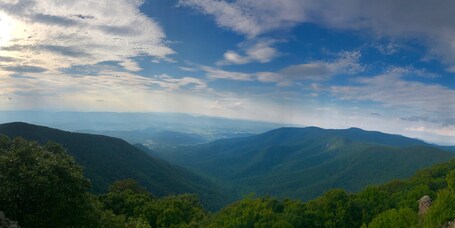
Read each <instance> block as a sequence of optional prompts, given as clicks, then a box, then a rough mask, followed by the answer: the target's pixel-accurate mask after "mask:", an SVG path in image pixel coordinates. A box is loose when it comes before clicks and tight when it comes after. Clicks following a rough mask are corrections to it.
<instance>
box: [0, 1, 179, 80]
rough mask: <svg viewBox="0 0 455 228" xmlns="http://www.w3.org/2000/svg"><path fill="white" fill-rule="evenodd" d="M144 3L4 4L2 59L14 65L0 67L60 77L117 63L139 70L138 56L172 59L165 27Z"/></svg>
mask: <svg viewBox="0 0 455 228" xmlns="http://www.w3.org/2000/svg"><path fill="white" fill-rule="evenodd" d="M142 3H143V2H142V1H127V0H120V1H115V3H113V2H112V1H103V0H102V1H65V2H62V1H35V0H30V1H2V2H0V27H1V30H2V33H4V34H2V38H1V40H0V47H1V49H0V56H4V57H8V58H10V59H13V60H14V61H8V62H6V63H3V65H2V66H0V67H3V68H5V69H6V70H11V69H14V68H15V67H16V68H17V67H20V66H24V65H25V66H30V67H35V68H40V69H46V70H48V71H50V72H58V71H59V69H62V68H68V67H71V66H74V65H92V64H96V63H99V62H104V61H116V62H119V63H120V65H122V66H124V68H125V69H126V70H130V71H138V70H140V67H139V66H138V65H137V63H135V62H134V60H132V58H133V57H136V56H150V57H153V58H158V59H167V58H169V55H171V54H173V53H175V52H174V51H173V50H172V49H171V48H170V47H168V46H167V44H166V35H165V33H164V31H163V29H162V28H161V26H160V25H159V24H158V23H157V22H155V21H154V20H153V19H151V18H149V17H147V16H145V15H144V14H142V13H141V12H140V10H139V7H140V5H141V4H142ZM5 33H6V34H5ZM12 73H14V72H12Z"/></svg>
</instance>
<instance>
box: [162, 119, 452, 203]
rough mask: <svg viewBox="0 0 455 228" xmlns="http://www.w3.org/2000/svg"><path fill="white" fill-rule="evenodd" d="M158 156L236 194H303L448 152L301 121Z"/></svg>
mask: <svg viewBox="0 0 455 228" xmlns="http://www.w3.org/2000/svg"><path fill="white" fill-rule="evenodd" d="M157 152H159V151H157ZM160 156H162V157H163V158H165V159H168V160H170V161H172V162H175V163H177V164H180V165H183V166H186V167H189V168H191V169H193V170H195V171H197V172H200V173H204V174H210V175H212V176H213V177H216V178H218V179H220V180H223V181H224V182H225V183H226V185H234V186H237V187H238V188H239V189H240V194H245V193H248V192H257V193H258V194H270V195H273V196H280V197H293V198H300V199H304V200H308V199H312V198H314V197H316V196H318V195H320V194H322V193H323V192H324V191H327V190H329V189H331V188H343V189H345V190H347V191H359V190H360V189H362V188H363V187H365V186H367V185H370V184H377V183H384V182H386V181H389V180H391V179H395V178H406V177H409V176H410V175H412V174H413V173H414V172H415V171H416V170H418V169H420V168H423V167H426V166H429V165H432V164H434V163H438V162H442V161H447V160H449V159H450V158H452V157H453V156H454V154H453V153H450V152H447V151H443V150H441V149H438V148H436V147H434V146H432V145H429V144H426V143H425V142H423V141H421V140H417V139H411V138H407V137H404V136H400V135H391V134H384V133H381V132H373V131H364V130H361V129H358V128H350V129H346V130H326V129H321V128H316V127H307V128H280V129H276V130H272V131H269V132H266V133H264V134H259V135H255V136H251V137H245V138H236V139H223V140H217V141H214V142H212V143H208V144H202V145H196V146H187V147H180V148H178V149H177V150H173V151H161V152H160Z"/></svg>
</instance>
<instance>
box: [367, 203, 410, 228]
mask: <svg viewBox="0 0 455 228" xmlns="http://www.w3.org/2000/svg"><path fill="white" fill-rule="evenodd" d="M418 223H419V217H418V215H417V212H415V211H413V210H412V209H410V208H400V209H398V210H397V209H395V208H394V209H390V210H387V211H384V212H382V213H381V214H379V215H377V216H376V217H375V218H374V219H373V221H371V222H370V224H368V228H386V227H390V228H411V227H417V225H418Z"/></svg>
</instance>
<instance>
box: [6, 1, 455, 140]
mask: <svg viewBox="0 0 455 228" xmlns="http://www.w3.org/2000/svg"><path fill="white" fill-rule="evenodd" d="M453 15H455V2H452V1H439V2H437V3H435V2H431V1H425V0H416V1H412V2H410V1H405V0H393V1H392V0H390V1H389V0H386V1H369V0H368V1H364V0H346V1H345V0H340V1H328V0H265V1H257V0H234V1H222V0H221V1H215V0H179V1H176V0H150V1H145V2H144V1H141V0H133V1H131V0H118V1H115V2H113V1H107V0H96V1H95V0H85V1H57V0H48V1H38V0H2V1H0V109H1V110H51V111H57V110H58V111H117V112H182V113H194V114H203V115H210V116H222V117H228V118H238V119H252V120H262V121H269V122H278V123H291V124H292V123H294V124H303V125H315V126H320V127H325V128H347V127H360V128H364V129H368V130H380V131H384V132H390V133H398V134H404V135H407V136H411V137H419V138H422V139H425V140H428V141H432V142H440V143H445V144H455V83H454V81H455V80H454V78H455V20H451V18H452V17H453Z"/></svg>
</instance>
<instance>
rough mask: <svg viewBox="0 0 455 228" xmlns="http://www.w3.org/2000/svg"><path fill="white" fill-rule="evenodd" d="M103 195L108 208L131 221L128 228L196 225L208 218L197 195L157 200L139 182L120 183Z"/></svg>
mask: <svg viewBox="0 0 455 228" xmlns="http://www.w3.org/2000/svg"><path fill="white" fill-rule="evenodd" d="M109 189H110V191H109V192H108V193H107V194H104V195H101V196H100V200H101V201H102V202H103V204H104V208H105V209H107V210H109V211H112V212H114V213H115V214H116V215H121V216H124V217H126V218H127V223H126V225H127V227H146V226H144V224H145V223H146V225H149V226H152V227H173V226H175V227H181V226H194V225H196V224H198V222H199V221H202V220H204V219H205V217H206V212H205V210H204V209H203V207H202V205H201V203H200V201H199V199H198V197H197V196H195V195H191V194H183V195H175V196H167V197H163V198H154V197H152V195H151V194H150V193H148V192H147V191H145V190H144V188H142V187H141V186H140V185H139V184H138V183H137V182H136V181H134V180H131V179H128V180H121V181H116V182H115V183H114V184H112V185H111V186H110V188H109Z"/></svg>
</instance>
